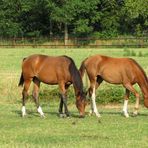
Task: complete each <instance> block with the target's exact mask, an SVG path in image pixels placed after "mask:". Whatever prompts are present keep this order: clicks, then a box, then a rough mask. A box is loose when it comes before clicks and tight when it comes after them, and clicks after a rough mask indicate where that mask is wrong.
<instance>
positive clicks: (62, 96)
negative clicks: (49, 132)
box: [59, 83, 69, 117]
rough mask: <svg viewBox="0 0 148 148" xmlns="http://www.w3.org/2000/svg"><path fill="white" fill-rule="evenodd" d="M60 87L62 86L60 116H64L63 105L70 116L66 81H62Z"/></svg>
mask: <svg viewBox="0 0 148 148" xmlns="http://www.w3.org/2000/svg"><path fill="white" fill-rule="evenodd" d="M59 88H60V95H61V102H60V106H59V113H60V116H62V117H63V115H62V114H61V112H62V107H63V105H64V109H65V114H66V116H67V117H68V116H69V111H68V107H67V95H66V91H67V89H68V88H67V87H65V84H64V83H60V84H59ZM60 111H61V112H60Z"/></svg>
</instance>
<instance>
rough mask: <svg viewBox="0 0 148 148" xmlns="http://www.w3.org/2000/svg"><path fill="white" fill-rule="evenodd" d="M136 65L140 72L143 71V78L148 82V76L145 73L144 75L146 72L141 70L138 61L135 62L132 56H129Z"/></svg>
mask: <svg viewBox="0 0 148 148" xmlns="http://www.w3.org/2000/svg"><path fill="white" fill-rule="evenodd" d="M130 59H131V60H132V61H133V62H134V63H135V64H136V65H137V67H138V68H139V69H140V70H141V72H142V73H143V75H144V78H145V80H146V82H147V83H148V77H147V75H146V73H145V71H144V70H143V68H142V67H141V66H140V65H139V63H137V62H136V61H135V60H134V59H132V58H130Z"/></svg>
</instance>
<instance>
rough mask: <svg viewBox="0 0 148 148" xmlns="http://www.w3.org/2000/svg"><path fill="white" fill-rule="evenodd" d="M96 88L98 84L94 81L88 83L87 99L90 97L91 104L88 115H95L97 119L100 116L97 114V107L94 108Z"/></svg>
mask: <svg viewBox="0 0 148 148" xmlns="http://www.w3.org/2000/svg"><path fill="white" fill-rule="evenodd" d="M97 87H98V84H97V83H96V81H91V82H90V88H89V90H88V91H89V97H91V99H92V102H91V110H90V115H91V114H92V113H95V115H96V116H97V117H100V114H99V112H98V109H97V106H96V88H97Z"/></svg>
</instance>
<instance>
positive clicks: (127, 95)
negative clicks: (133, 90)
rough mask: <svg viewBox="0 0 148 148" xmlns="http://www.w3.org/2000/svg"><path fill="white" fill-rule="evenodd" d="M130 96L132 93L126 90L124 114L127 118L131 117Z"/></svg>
mask: <svg viewBox="0 0 148 148" xmlns="http://www.w3.org/2000/svg"><path fill="white" fill-rule="evenodd" d="M129 95H130V91H129V90H128V89H126V93H125V96H124V105H123V114H124V116H125V117H126V118H128V117H129V114H128V107H127V106H128V99H129Z"/></svg>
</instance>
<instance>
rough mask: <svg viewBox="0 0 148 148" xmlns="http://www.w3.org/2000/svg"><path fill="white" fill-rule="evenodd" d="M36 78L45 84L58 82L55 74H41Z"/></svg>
mask: <svg viewBox="0 0 148 148" xmlns="http://www.w3.org/2000/svg"><path fill="white" fill-rule="evenodd" d="M38 79H39V80H40V81H41V82H43V83H46V84H51V85H54V84H57V83H58V79H57V77H56V75H52V74H43V75H41V74H40V75H38Z"/></svg>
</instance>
